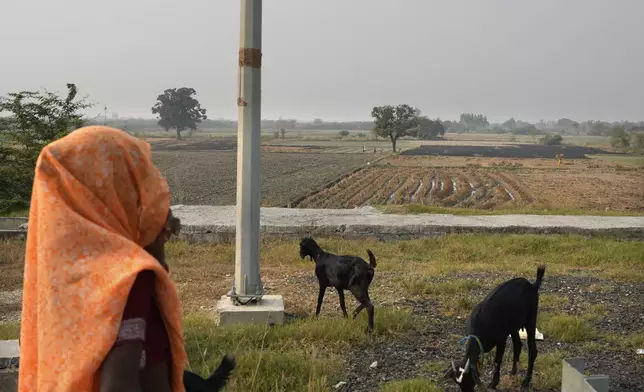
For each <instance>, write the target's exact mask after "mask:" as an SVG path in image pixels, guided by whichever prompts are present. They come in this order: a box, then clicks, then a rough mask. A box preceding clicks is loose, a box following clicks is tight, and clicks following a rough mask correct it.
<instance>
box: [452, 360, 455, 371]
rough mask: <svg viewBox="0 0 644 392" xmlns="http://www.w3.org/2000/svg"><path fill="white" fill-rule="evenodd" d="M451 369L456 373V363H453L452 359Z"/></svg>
mask: <svg viewBox="0 0 644 392" xmlns="http://www.w3.org/2000/svg"><path fill="white" fill-rule="evenodd" d="M452 370H453V371H454V373H456V365H455V364H454V361H452Z"/></svg>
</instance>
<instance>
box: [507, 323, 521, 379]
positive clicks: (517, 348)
mask: <svg viewBox="0 0 644 392" xmlns="http://www.w3.org/2000/svg"><path fill="white" fill-rule="evenodd" d="M510 336H512V350H513V351H514V352H513V356H512V372H511V373H510V374H512V375H513V376H514V375H516V374H517V365H518V364H519V358H520V357H521V348H522V346H523V344H522V343H521V337H519V331H514V332H512V334H511V335H510Z"/></svg>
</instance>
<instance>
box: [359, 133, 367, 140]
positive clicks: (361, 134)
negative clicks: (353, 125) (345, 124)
mask: <svg viewBox="0 0 644 392" xmlns="http://www.w3.org/2000/svg"><path fill="white" fill-rule="evenodd" d="M358 137H359V138H362V139H364V138H366V137H367V134H366V133H364V132H358Z"/></svg>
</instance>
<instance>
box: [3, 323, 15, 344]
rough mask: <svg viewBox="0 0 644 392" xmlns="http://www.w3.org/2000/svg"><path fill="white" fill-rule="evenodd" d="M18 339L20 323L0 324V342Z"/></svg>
mask: <svg viewBox="0 0 644 392" xmlns="http://www.w3.org/2000/svg"><path fill="white" fill-rule="evenodd" d="M19 337H20V323H0V340H13V339H18V338H19Z"/></svg>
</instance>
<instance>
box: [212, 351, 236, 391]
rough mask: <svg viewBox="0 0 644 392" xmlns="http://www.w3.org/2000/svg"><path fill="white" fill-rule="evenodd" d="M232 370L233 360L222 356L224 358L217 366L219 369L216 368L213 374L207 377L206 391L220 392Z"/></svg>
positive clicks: (233, 367)
mask: <svg viewBox="0 0 644 392" xmlns="http://www.w3.org/2000/svg"><path fill="white" fill-rule="evenodd" d="M233 369H235V360H234V359H233V358H232V357H229V356H228V355H226V356H224V358H223V359H222V360H221V364H219V367H217V369H215V371H214V373H213V374H212V375H211V376H210V377H208V380H207V383H208V389H209V390H211V391H220V390H222V389H223V388H224V386H225V385H226V382H227V381H228V377H230V374H231V373H232V371H233Z"/></svg>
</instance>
